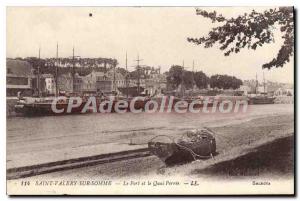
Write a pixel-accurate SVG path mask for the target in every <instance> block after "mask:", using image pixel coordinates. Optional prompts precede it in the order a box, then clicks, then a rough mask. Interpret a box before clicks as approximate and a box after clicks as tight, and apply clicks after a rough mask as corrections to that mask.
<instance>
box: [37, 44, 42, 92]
mask: <svg viewBox="0 0 300 201" xmlns="http://www.w3.org/2000/svg"><path fill="white" fill-rule="evenodd" d="M40 63H41V48H39V60H38V76H37V88H38V97H40Z"/></svg>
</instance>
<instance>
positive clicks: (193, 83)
mask: <svg viewBox="0 0 300 201" xmlns="http://www.w3.org/2000/svg"><path fill="white" fill-rule="evenodd" d="M194 68H195V62H194V60H193V72H192V76H193V82H192V93H193V94H192V95H194V86H195V77H194Z"/></svg>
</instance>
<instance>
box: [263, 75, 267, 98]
mask: <svg viewBox="0 0 300 201" xmlns="http://www.w3.org/2000/svg"><path fill="white" fill-rule="evenodd" d="M263 79H264V94H265V93H266V83H265V73H264V72H263Z"/></svg>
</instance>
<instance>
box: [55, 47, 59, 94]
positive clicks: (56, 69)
mask: <svg viewBox="0 0 300 201" xmlns="http://www.w3.org/2000/svg"><path fill="white" fill-rule="evenodd" d="M58 63H59V60H58V43H57V44H56V66H55V96H56V97H57V96H58V83H57V82H58Z"/></svg>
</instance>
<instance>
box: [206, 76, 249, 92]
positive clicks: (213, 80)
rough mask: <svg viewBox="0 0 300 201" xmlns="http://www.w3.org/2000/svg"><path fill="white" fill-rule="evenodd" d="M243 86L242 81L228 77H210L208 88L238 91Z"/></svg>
mask: <svg viewBox="0 0 300 201" xmlns="http://www.w3.org/2000/svg"><path fill="white" fill-rule="evenodd" d="M242 84H243V82H242V80H240V79H238V78H236V77H234V76H228V75H219V74H217V75H212V76H211V77H210V86H211V87H212V88H219V89H238V88H239V87H240V86H241V85H242Z"/></svg>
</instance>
